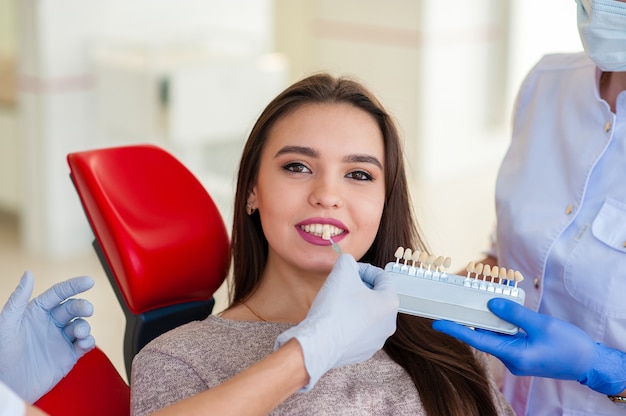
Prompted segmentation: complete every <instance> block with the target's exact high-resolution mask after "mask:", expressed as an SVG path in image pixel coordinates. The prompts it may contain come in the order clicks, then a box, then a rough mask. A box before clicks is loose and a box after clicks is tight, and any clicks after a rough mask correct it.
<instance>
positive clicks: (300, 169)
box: [283, 162, 311, 173]
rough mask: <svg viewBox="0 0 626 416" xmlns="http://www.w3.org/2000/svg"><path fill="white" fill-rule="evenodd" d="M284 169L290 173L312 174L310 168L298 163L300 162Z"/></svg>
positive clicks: (290, 164)
mask: <svg viewBox="0 0 626 416" xmlns="http://www.w3.org/2000/svg"><path fill="white" fill-rule="evenodd" d="M283 169H285V170H288V171H290V172H295V173H310V172H311V170H310V169H309V168H307V167H306V166H305V165H303V164H302V163H298V162H292V163H288V164H286V165H285V166H283Z"/></svg>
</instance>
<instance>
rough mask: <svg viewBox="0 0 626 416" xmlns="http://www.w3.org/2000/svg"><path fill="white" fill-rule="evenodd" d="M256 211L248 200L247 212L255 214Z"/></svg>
mask: <svg viewBox="0 0 626 416" xmlns="http://www.w3.org/2000/svg"><path fill="white" fill-rule="evenodd" d="M254 211H256V209H255V208H254V207H253V206H252V204H251V203H250V202H248V203H247V204H246V212H247V213H248V215H252V214H254Z"/></svg>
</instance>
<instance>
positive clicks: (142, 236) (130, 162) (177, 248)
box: [37, 145, 230, 414]
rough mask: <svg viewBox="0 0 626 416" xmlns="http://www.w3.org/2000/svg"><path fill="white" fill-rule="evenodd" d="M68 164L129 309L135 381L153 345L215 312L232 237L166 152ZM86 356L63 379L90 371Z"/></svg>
mask: <svg viewBox="0 0 626 416" xmlns="http://www.w3.org/2000/svg"><path fill="white" fill-rule="evenodd" d="M67 161H68V164H69V167H70V177H71V179H72V181H73V183H74V186H75V188H76V191H77V193H78V196H79V197H80V201H81V204H82V206H83V209H84V211H85V214H86V216H87V220H88V221H89V224H90V226H91V229H92V230H93V233H94V235H95V239H94V241H93V246H94V249H95V251H96V253H97V255H98V257H99V259H100V261H101V263H102V266H103V267H104V270H105V272H106V275H107V277H108V279H109V281H110V283H111V285H112V286H113V289H114V291H115V294H116V296H117V299H118V301H119V302H120V304H121V306H122V309H123V310H124V314H125V317H126V329H125V334H124V363H125V367H126V372H127V375H128V379H129V380H130V374H131V364H132V360H133V357H134V356H135V354H136V353H137V352H139V350H140V349H141V348H143V347H144V346H145V345H146V344H147V343H148V342H150V341H151V340H152V339H153V338H155V337H157V336H158V335H160V334H162V333H164V332H166V331H169V330H170V329H173V328H175V327H177V326H180V325H182V324H184V323H187V322H190V321H192V320H200V319H204V318H206V317H207V316H208V315H209V314H210V313H211V311H212V309H213V306H214V304H215V301H214V298H213V294H214V293H215V291H216V290H217V289H218V287H219V286H220V285H221V284H222V282H223V281H224V279H225V277H226V274H227V271H228V266H229V258H230V256H229V250H230V247H229V236H228V233H227V231H226V227H225V224H224V221H223V219H222V217H221V215H220V213H219V210H218V208H217V206H216V205H215V203H214V202H213V200H212V199H211V197H210V196H209V194H208V193H207V191H206V190H205V188H204V187H203V185H202V184H201V183H200V182H199V181H198V180H197V179H196V177H195V176H194V175H193V174H192V173H191V172H190V171H189V170H188V169H187V168H186V167H185V166H183V165H182V164H181V163H180V162H179V161H178V160H177V159H176V158H175V157H173V156H172V155H171V154H169V153H168V152H166V151H165V150H163V149H161V148H159V147H156V146H153V145H134V146H123V147H112V148H103V149H96V150H89V151H82V152H76V153H70V154H69V155H68V157H67ZM100 353H101V352H100ZM89 354H91V353H89ZM89 354H88V355H89ZM85 358H86V357H83V358H82V359H81V360H79V362H78V364H77V367H76V368H74V369H73V370H72V371H71V372H70V374H68V376H66V378H65V379H64V380H63V381H65V380H66V379H71V378H72V377H74V376H76V377H80V374H78V371H77V370H81V366H80V365H81V364H84V366H86V367H88V366H89V362H88V361H86V362H83V361H84V360H85ZM104 358H106V356H105V357H104ZM75 373H76V374H75ZM91 377H92V378H91V379H90V380H94V379H95V378H97V377H99V374H98V373H97V372H94V373H92V375H91ZM118 377H119V374H118ZM89 383H91V381H89ZM59 385H60V384H59ZM57 387H59V386H57ZM126 387H127V386H126ZM56 390H57V388H55V389H53V390H52V391H51V392H50V393H48V395H46V396H44V397H43V398H42V399H41V400H44V399H47V396H51V395H55V394H56V393H57V391H56ZM103 393H104V394H106V392H103ZM66 399H67V397H66ZM126 401H128V400H127V399H126ZM37 405H39V402H38V403H37ZM44 410H46V409H44ZM67 410H68V409H67V408H66V409H65V411H66V413H65V414H71V413H67ZM92 411H93V408H89V414H97V413H93V412H92ZM48 412H50V410H48ZM70 412H71V409H70ZM51 413H52V412H51ZM102 414H127V412H126V413H124V412H122V413H120V412H117V411H110V412H108V413H107V412H106V411H103V413H102Z"/></svg>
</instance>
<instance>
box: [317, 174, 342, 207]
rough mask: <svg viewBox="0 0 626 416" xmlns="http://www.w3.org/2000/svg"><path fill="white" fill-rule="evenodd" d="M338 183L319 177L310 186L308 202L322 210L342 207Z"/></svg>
mask: <svg viewBox="0 0 626 416" xmlns="http://www.w3.org/2000/svg"><path fill="white" fill-rule="evenodd" d="M340 185H341V184H340V181H338V180H335V179H330V178H324V177H320V178H318V179H316V180H315V181H314V183H313V184H312V189H311V193H310V194H309V202H310V203H311V205H315V206H320V207H323V208H339V207H341V206H343V196H342V195H341V186H340Z"/></svg>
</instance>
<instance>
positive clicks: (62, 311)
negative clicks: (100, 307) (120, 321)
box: [0, 272, 95, 403]
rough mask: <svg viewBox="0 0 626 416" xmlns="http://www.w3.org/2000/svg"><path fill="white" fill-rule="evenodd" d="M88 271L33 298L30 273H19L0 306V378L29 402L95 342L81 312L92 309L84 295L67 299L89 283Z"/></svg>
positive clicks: (86, 312) (43, 391)
mask: <svg viewBox="0 0 626 416" xmlns="http://www.w3.org/2000/svg"><path fill="white" fill-rule="evenodd" d="M93 284H94V281H93V279H92V278H91V277H88V276H84V277H76V278H73V279H69V280H66V281H64V282H61V283H57V284H55V285H54V286H52V287H51V288H50V289H48V290H46V291H45V292H44V293H42V294H41V295H39V296H37V297H36V298H35V299H33V300H31V301H30V302H29V301H28V300H29V299H30V296H31V294H32V293H33V287H34V279H33V275H32V273H30V272H26V273H24V275H23V276H22V279H21V280H20V283H19V285H18V286H17V288H16V289H15V291H14V292H13V293H12V294H11V297H10V298H9V300H8V301H7V303H6V305H4V308H3V309H2V312H0V380H1V381H3V382H4V383H5V384H6V385H7V386H9V387H10V388H12V389H13V390H14V391H15V392H16V393H17V394H19V395H20V396H21V397H22V398H23V399H24V400H26V401H28V402H30V403H34V402H35V401H36V400H38V399H39V398H40V397H41V396H43V395H44V394H45V393H47V392H48V391H49V390H50V389H51V388H52V387H54V385H56V383H58V382H59V380H61V379H62V378H63V377H64V376H65V375H66V374H67V373H68V372H69V371H70V370H71V369H72V367H73V366H74V364H75V363H76V361H77V360H78V359H79V358H80V357H82V356H83V355H84V354H85V353H86V352H87V351H89V350H91V349H92V348H94V346H95V340H94V338H93V336H92V335H91V334H90V331H91V327H90V326H89V324H88V323H87V321H85V320H83V319H80V317H87V316H91V315H92V314H93V305H92V304H91V303H90V302H88V301H86V300H83V299H69V300H66V299H68V298H69V297H71V296H74V295H76V294H78V293H81V292H84V291H86V290H88V289H90V288H91V287H92V286H93Z"/></svg>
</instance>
